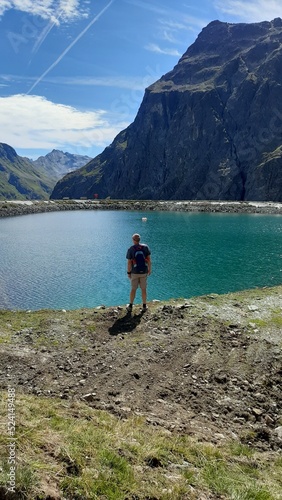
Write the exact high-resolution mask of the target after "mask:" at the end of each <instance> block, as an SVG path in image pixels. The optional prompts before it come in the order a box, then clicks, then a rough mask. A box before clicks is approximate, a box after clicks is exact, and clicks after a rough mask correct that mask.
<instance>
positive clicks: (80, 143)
mask: <svg viewBox="0 0 282 500" xmlns="http://www.w3.org/2000/svg"><path fill="white" fill-rule="evenodd" d="M127 125H128V123H127V122H126V123H125V122H118V121H117V119H116V117H115V116H114V114H112V115H111V116H110V114H107V113H106V112H105V111H103V110H96V111H79V110H77V109H76V108H73V107H71V106H65V105H62V104H55V103H53V102H51V101H48V100H47V99H45V98H44V97H40V96H35V95H22V94H18V95H13V96H10V97H0V136H1V142H4V143H6V144H9V145H10V146H12V147H14V148H15V149H17V148H21V149H23V148H24V149H48V150H49V149H53V148H55V149H58V148H59V149H62V148H66V149H70V148H72V149H73V148H77V149H79V148H89V147H92V146H101V147H105V146H108V145H109V144H110V143H111V142H112V140H113V139H114V138H115V136H116V135H117V134H118V133H119V132H120V131H121V130H122V129H124V128H125V127H126V126H127Z"/></svg>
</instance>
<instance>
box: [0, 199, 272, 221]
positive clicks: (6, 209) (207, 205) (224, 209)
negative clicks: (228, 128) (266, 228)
mask: <svg viewBox="0 0 282 500" xmlns="http://www.w3.org/2000/svg"><path fill="white" fill-rule="evenodd" d="M66 210H136V211H140V212H147V211H179V212H207V213H238V214H239V213H251V214H278V215H279V214H280V215H281V214H282V203H275V202H270V201H266V202H258V201H192V200H181V201H166V200H160V201H156V200H138V201H136V200H111V199H105V200H90V199H77V200H71V199H67V200H48V201H47V200H46V201H41V200H35V201H34V200H32V201H31V200H30V201H18V200H14V201H0V217H10V216H17V215H28V214H36V213H43V212H56V211H66Z"/></svg>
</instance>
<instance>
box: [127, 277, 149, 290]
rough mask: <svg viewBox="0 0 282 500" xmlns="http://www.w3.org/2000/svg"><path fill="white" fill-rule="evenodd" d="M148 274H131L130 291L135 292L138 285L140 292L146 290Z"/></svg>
mask: <svg viewBox="0 0 282 500" xmlns="http://www.w3.org/2000/svg"><path fill="white" fill-rule="evenodd" d="M147 276H148V274H134V273H132V274H131V290H137V288H138V285H139V286H140V288H141V290H146V286H147Z"/></svg>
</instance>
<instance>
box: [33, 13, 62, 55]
mask: <svg viewBox="0 0 282 500" xmlns="http://www.w3.org/2000/svg"><path fill="white" fill-rule="evenodd" d="M60 17H61V14H59V16H58V17H56V18H55V20H54V21H53V22H49V23H48V24H47V26H46V27H45V28H44V30H43V31H42V33H41V35H40V36H39V37H38V39H37V40H36V42H35V44H34V46H33V49H32V53H33V54H36V52H37V51H38V50H39V48H40V46H41V45H42V43H43V42H44V40H45V38H46V37H47V36H48V35H49V33H50V31H51V30H52V29H53V28H54V26H55V25H56V24H57V21H58V20H59V19H60Z"/></svg>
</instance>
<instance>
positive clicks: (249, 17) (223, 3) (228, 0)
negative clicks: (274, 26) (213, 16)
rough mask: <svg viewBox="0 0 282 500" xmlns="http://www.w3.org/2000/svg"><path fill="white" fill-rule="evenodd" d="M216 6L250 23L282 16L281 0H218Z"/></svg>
mask: <svg viewBox="0 0 282 500" xmlns="http://www.w3.org/2000/svg"><path fill="white" fill-rule="evenodd" d="M214 6H215V8H216V9H218V10H219V11H220V12H222V13H224V14H228V15H232V16H236V17H237V18H239V19H241V20H242V21H245V22H250V23H251V22H260V21H271V20H272V19H275V18H276V17H282V4H281V0H216V1H215V3H214Z"/></svg>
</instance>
